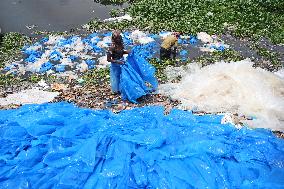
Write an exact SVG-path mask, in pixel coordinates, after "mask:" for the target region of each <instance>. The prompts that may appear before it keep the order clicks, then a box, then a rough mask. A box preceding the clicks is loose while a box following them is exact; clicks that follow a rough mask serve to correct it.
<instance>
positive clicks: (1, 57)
mask: <svg viewBox="0 0 284 189" xmlns="http://www.w3.org/2000/svg"><path fill="white" fill-rule="evenodd" d="M2 40H3V41H2V43H1V45H0V68H1V67H3V66H4V63H5V62H6V61H9V60H12V59H14V58H15V57H17V56H18V55H19V54H20V49H21V48H22V47H23V46H24V45H25V44H27V43H30V42H31V39H30V38H28V37H27V36H24V35H22V34H19V33H15V32H10V33H7V34H5V35H4V37H3V39H2Z"/></svg>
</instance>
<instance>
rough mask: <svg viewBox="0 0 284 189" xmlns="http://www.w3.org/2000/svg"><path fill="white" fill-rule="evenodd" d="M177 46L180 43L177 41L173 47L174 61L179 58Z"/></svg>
mask: <svg viewBox="0 0 284 189" xmlns="http://www.w3.org/2000/svg"><path fill="white" fill-rule="evenodd" d="M177 46H178V41H176V42H175V44H174V46H173V59H174V60H176V56H177Z"/></svg>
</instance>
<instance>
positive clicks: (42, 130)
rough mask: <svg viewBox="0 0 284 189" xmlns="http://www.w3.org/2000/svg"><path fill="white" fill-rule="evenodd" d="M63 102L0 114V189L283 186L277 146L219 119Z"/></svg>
mask: <svg viewBox="0 0 284 189" xmlns="http://www.w3.org/2000/svg"><path fill="white" fill-rule="evenodd" d="M163 111H164V109H163V107H157V106H153V107H143V108H136V109H133V110H125V111H122V112H121V113H119V114H114V113H112V112H110V111H108V110H96V111H95V110H90V109H82V108H77V107H75V106H73V105H72V104H68V103H52V104H43V105H25V106H23V107H21V108H19V109H14V110H2V111H0V188H8V189H10V188H11V189H16V188H42V189H45V188H69V189H70V188H96V189H97V188H216V189H219V188H253V189H255V188H273V189H274V188H279V189H280V188H283V186H284V179H283V178H284V141H283V139H279V138H276V137H275V136H274V135H273V133H272V132H271V131H269V130H266V129H249V128H246V127H244V128H242V129H240V130H238V129H236V128H234V127H233V126H232V125H230V124H226V125H222V124H220V121H221V118H222V116H220V115H214V116H212V115H203V116H197V115H194V114H192V112H190V111H182V110H178V109H174V110H172V111H171V112H170V114H169V115H164V114H163Z"/></svg>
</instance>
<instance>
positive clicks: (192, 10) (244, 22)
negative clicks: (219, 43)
mask: <svg viewBox="0 0 284 189" xmlns="http://www.w3.org/2000/svg"><path fill="white" fill-rule="evenodd" d="M126 11H127V12H128V13H130V14H131V15H132V16H133V18H134V19H133V20H132V21H124V22H120V23H102V22H99V21H97V20H95V21H91V22H90V23H89V25H90V26H91V27H90V29H91V30H92V31H94V30H98V29H132V28H138V29H141V30H148V31H150V32H159V31H163V30H169V31H182V32H185V33H189V34H196V33H197V32H200V31H205V32H207V33H210V34H213V33H218V34H220V33H224V32H226V31H229V32H231V33H232V34H234V35H235V36H237V37H251V38H255V39H258V38H259V37H260V36H264V37H267V38H269V39H270V40H271V41H272V42H274V43H284V1H283V0H273V1H271V0H246V1H245V0H214V1H212V0H204V1H203V0H202V1H201V0H189V1H184V0H154V1H153V0H140V1H135V2H134V3H132V4H131V5H130V7H129V8H128V9H127V10H126ZM117 12H118V11H116V12H115V13H114V12H113V15H116V14H117Z"/></svg>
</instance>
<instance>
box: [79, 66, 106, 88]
mask: <svg viewBox="0 0 284 189" xmlns="http://www.w3.org/2000/svg"><path fill="white" fill-rule="evenodd" d="M82 78H83V80H84V81H85V84H95V85H101V84H104V83H109V69H108V68H98V69H93V70H90V71H88V72H87V73H85V74H84V75H83V77H82Z"/></svg>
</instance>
